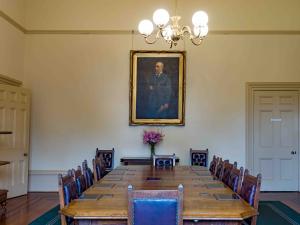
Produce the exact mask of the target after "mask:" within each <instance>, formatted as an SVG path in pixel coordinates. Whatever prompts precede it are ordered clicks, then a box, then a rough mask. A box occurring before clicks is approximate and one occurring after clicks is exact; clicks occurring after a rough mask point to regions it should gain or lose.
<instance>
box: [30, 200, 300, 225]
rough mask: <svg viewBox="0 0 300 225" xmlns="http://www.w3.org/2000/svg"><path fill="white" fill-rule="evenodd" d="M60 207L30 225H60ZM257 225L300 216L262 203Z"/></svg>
mask: <svg viewBox="0 0 300 225" xmlns="http://www.w3.org/2000/svg"><path fill="white" fill-rule="evenodd" d="M58 211H59V206H56V207H54V208H53V209H51V210H49V211H48V212H46V213H45V214H43V215H42V216H40V217H39V218H37V219H36V220H34V221H33V222H32V223H30V224H29V225H60V224H61V223H60V216H59V213H58ZM257 225H300V214H299V213H297V212H296V211H295V210H293V209H291V208H290V207H288V206H286V205H285V204H283V203H282V202H279V201H260V202H259V216H258V220H257Z"/></svg>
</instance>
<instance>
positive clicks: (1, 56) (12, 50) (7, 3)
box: [0, 0, 25, 81]
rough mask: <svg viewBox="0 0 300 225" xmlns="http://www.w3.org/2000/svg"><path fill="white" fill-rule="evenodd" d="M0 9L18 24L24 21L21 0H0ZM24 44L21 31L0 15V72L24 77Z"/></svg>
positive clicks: (15, 76) (23, 6) (23, 8)
mask: <svg viewBox="0 0 300 225" xmlns="http://www.w3.org/2000/svg"><path fill="white" fill-rule="evenodd" d="M0 10H1V11H2V12H4V13H5V14H7V15H9V16H10V17H11V18H13V19H14V20H15V21H16V22H18V23H20V24H22V23H24V22H25V17H24V15H25V5H24V1H23V0H0ZM24 46H25V36H24V34H23V32H21V31H20V30H18V29H17V28H15V27H14V26H12V25H11V24H10V23H8V22H7V21H6V20H5V19H4V18H2V17H0V74H2V75H6V76H10V77H12V78H15V79H18V80H21V81H22V80H23V79H24V58H23V56H24Z"/></svg>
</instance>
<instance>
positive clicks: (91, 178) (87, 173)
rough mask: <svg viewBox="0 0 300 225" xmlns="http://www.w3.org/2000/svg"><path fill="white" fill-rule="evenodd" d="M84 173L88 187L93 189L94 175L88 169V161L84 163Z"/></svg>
mask: <svg viewBox="0 0 300 225" xmlns="http://www.w3.org/2000/svg"><path fill="white" fill-rule="evenodd" d="M82 173H83V175H84V177H85V183H86V187H87V188H89V187H91V186H92V185H93V184H94V175H93V172H92V170H91V169H90V168H89V167H88V163H87V160H84V161H83V162H82Z"/></svg>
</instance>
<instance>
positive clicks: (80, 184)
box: [72, 166, 87, 196]
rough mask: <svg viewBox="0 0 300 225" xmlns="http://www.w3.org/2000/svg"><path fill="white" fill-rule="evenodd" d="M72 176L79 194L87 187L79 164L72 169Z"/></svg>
mask: <svg viewBox="0 0 300 225" xmlns="http://www.w3.org/2000/svg"><path fill="white" fill-rule="evenodd" d="M72 176H73V177H74V179H75V182H76V187H77V193H78V195H79V196H80V195H82V193H83V192H84V191H85V190H86V189H87V184H86V178H85V176H84V175H83V172H82V170H81V166H78V167H77V170H74V169H72Z"/></svg>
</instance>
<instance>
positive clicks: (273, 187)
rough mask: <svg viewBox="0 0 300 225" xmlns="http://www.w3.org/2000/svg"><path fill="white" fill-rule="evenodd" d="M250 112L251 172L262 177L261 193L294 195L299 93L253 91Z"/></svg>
mask: <svg viewBox="0 0 300 225" xmlns="http://www.w3.org/2000/svg"><path fill="white" fill-rule="evenodd" d="M253 110H254V121H253V128H254V129H253V132H254V133H253V137H254V140H253V146H254V172H255V173H262V177H263V182H262V190H264V191H297V190H298V163H299V161H298V155H299V154H298V139H299V133H298V132H299V96H298V92H297V91H256V92H255V93H254V108H253ZM293 152H297V154H292V153H293Z"/></svg>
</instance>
